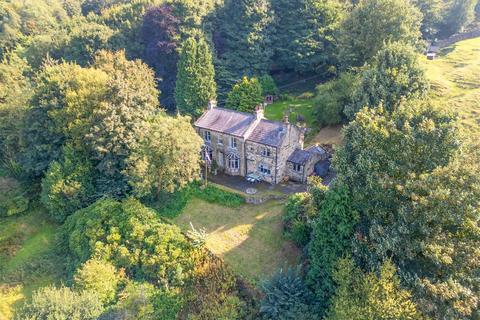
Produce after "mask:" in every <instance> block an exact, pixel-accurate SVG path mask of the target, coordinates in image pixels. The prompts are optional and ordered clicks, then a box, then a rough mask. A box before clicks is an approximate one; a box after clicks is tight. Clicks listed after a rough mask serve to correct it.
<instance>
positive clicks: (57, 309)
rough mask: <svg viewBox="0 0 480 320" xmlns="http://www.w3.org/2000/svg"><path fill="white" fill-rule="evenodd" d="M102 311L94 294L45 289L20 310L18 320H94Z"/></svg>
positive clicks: (36, 293)
mask: <svg viewBox="0 0 480 320" xmlns="http://www.w3.org/2000/svg"><path fill="white" fill-rule="evenodd" d="M102 311H103V307H102V304H101V302H100V300H99V299H98V297H97V296H96V295H95V294H94V293H92V292H88V291H84V292H81V293H77V292H74V291H72V290H71V289H70V288H67V287H61V288H55V287H45V288H41V289H39V290H37V291H35V292H34V293H33V296H32V301H31V302H29V303H27V304H26V305H25V306H24V307H23V308H22V309H21V310H20V312H19V313H18V314H17V315H16V319H18V320H26V319H32V320H34V319H55V320H94V319H97V318H98V316H99V315H100V314H101V313H102Z"/></svg>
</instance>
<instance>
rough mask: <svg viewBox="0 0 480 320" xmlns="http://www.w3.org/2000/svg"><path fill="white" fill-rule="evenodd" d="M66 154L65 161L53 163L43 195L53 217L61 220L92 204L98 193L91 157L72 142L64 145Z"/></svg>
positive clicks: (60, 221)
mask: <svg viewBox="0 0 480 320" xmlns="http://www.w3.org/2000/svg"><path fill="white" fill-rule="evenodd" d="M63 153H64V154H63V159H62V161H61V162H57V161H54V162H53V163H51V164H50V166H49V168H48V171H47V173H46V174H45V177H44V178H43V180H42V192H41V197H40V199H41V202H42V204H43V205H44V206H45V208H47V210H48V212H49V214H50V216H51V217H52V218H53V219H54V220H55V221H57V222H59V223H63V222H64V221H65V219H66V218H67V216H69V215H71V214H72V213H74V212H75V211H76V210H78V209H81V208H84V207H85V206H87V205H89V204H90V201H91V198H92V195H93V193H94V187H93V183H92V167H91V164H90V162H89V160H88V158H87V157H86V156H83V155H80V154H78V152H75V150H74V149H73V148H72V147H71V146H68V145H67V146H66V147H65V148H63Z"/></svg>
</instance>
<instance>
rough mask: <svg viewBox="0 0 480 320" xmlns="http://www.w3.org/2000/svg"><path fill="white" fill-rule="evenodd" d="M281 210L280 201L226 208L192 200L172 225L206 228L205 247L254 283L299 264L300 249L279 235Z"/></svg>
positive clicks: (185, 227) (196, 199)
mask: <svg viewBox="0 0 480 320" xmlns="http://www.w3.org/2000/svg"><path fill="white" fill-rule="evenodd" d="M282 210H283V203H282V202H279V201H269V202H266V203H264V204H260V205H248V204H245V205H242V206H241V207H238V208H227V207H224V206H220V205H218V204H214V203H211V202H206V201H204V200H200V199H198V198H193V199H192V200H191V201H190V202H189V203H188V205H187V206H186V207H185V209H184V211H183V213H182V214H181V215H180V216H179V217H177V218H176V219H175V220H174V222H175V223H176V224H177V225H178V226H180V227H181V228H182V229H183V230H184V231H187V230H189V229H190V223H192V224H193V226H194V227H195V228H196V229H200V228H205V230H206V232H207V247H208V248H209V249H210V250H211V251H212V252H213V253H215V254H217V255H219V256H221V257H223V258H224V259H225V261H226V262H227V263H228V264H229V265H230V266H231V267H232V268H233V270H234V271H235V272H237V273H238V274H240V275H241V276H243V277H245V278H246V279H248V280H250V281H251V282H253V283H257V282H258V281H259V280H260V279H263V278H265V277H268V276H270V275H271V274H272V273H273V272H275V271H276V270H278V269H279V268H282V267H284V266H285V265H292V264H295V263H297V261H298V258H299V255H300V254H299V250H298V249H297V248H296V247H295V246H294V245H293V244H292V243H290V242H288V241H286V240H285V239H284V238H283V235H282V228H283V225H282Z"/></svg>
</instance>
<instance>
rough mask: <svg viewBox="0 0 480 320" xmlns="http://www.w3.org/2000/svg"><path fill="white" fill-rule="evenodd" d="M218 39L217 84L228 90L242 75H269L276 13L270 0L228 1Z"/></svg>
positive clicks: (221, 15)
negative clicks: (274, 15) (274, 14)
mask: <svg viewBox="0 0 480 320" xmlns="http://www.w3.org/2000/svg"><path fill="white" fill-rule="evenodd" d="M219 17H220V19H219V26H218V27H219V29H220V30H219V33H218V34H217V35H216V36H215V37H214V39H215V47H216V48H217V53H218V55H219V61H218V64H219V66H218V68H217V70H218V71H217V77H218V81H217V83H218V84H219V86H220V89H221V90H222V92H226V91H228V90H229V89H230V88H231V86H232V85H233V84H234V83H235V82H236V81H238V80H239V79H240V78H241V77H242V76H254V75H262V74H265V73H267V71H268V69H269V67H270V63H271V58H272V55H273V47H272V33H273V11H272V9H271V7H270V2H269V1H268V0H227V1H226V3H225V6H224V8H223V10H222V12H221V13H220V14H219Z"/></svg>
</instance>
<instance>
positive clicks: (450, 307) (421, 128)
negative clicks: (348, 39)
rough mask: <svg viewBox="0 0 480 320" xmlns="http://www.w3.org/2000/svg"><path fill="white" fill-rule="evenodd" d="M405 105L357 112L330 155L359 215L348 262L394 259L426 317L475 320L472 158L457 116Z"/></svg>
mask: <svg viewBox="0 0 480 320" xmlns="http://www.w3.org/2000/svg"><path fill="white" fill-rule="evenodd" d="M412 104H413V103H411V105H410V106H409V105H405V106H401V107H400V109H398V110H397V111H395V112H393V113H392V114H385V113H384V111H382V110H367V109H364V110H362V111H361V112H360V113H358V114H357V116H356V119H355V121H354V122H352V123H351V124H350V125H349V126H348V127H347V128H346V130H345V132H344V134H345V145H344V146H343V147H341V148H340V149H339V150H337V153H336V158H335V168H336V170H337V174H338V175H337V180H338V181H339V182H340V183H342V184H344V185H345V186H348V188H349V192H350V195H351V201H352V206H353V208H354V209H355V210H357V211H358V212H359V213H360V217H361V219H360V224H359V226H358V227H357V231H358V236H357V237H356V238H355V241H354V256H355V258H356V259H357V261H359V262H360V265H361V266H363V267H365V268H367V269H370V268H377V269H378V267H379V263H381V262H382V261H384V260H385V259H387V258H391V259H392V261H393V262H394V263H395V264H396V265H397V266H398V268H399V272H400V276H401V277H402V279H405V281H406V283H407V285H408V286H409V287H410V288H411V289H412V290H413V293H414V296H415V298H416V301H417V303H418V307H419V308H420V309H421V310H422V312H424V313H426V314H427V315H429V316H431V317H432V318H441V317H444V316H446V317H448V318H455V319H461V318H469V317H470V318H472V317H474V313H475V310H476V309H475V308H478V301H480V300H479V296H480V293H479V291H478V277H476V276H475V274H474V273H473V271H472V270H474V269H475V267H474V264H475V262H474V261H475V259H476V257H477V255H476V253H475V249H474V248H477V247H478V245H479V244H480V243H479V239H480V237H479V231H478V228H477V227H474V228H473V229H472V228H471V227H469V226H472V224H473V225H475V223H476V222H474V221H478V210H479V208H480V203H479V201H478V199H479V195H478V192H479V191H478V190H480V189H479V185H480V182H479V180H478V172H479V167H478V155H475V154H474V156H470V155H469V153H468V152H466V151H464V148H463V147H462V148H461V144H460V143H459V139H458V134H457V131H456V126H455V117H453V116H452V115H450V114H446V113H444V112H441V111H438V110H437V109H436V108H434V107H433V106H431V105H428V104H424V105H422V104H419V102H415V103H414V104H413V105H412Z"/></svg>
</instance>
